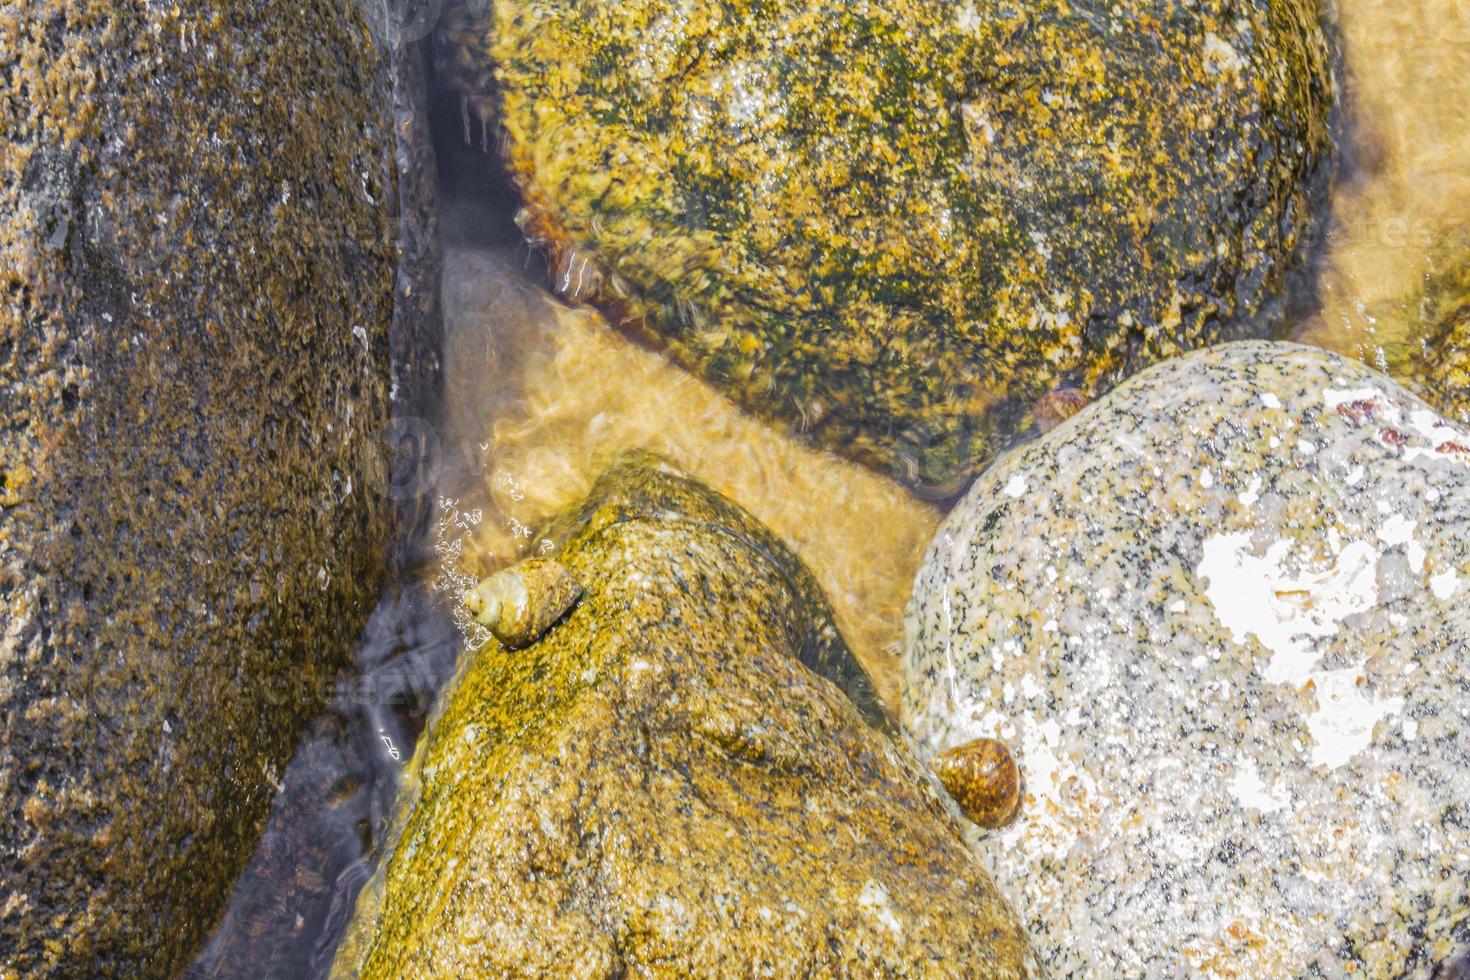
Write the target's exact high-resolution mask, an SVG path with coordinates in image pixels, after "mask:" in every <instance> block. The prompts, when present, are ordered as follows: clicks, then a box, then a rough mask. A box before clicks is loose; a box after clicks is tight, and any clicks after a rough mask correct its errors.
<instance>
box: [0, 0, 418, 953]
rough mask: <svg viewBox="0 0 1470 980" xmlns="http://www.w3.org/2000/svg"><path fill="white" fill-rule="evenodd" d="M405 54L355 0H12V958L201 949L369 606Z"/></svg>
mask: <svg viewBox="0 0 1470 980" xmlns="http://www.w3.org/2000/svg"><path fill="white" fill-rule="evenodd" d="M382 78H383V74H382V72H381V71H380V61H379V52H378V50H377V49H376V47H375V46H374V45H373V44H372V43H371V41H370V38H369V32H368V30H367V28H366V26H365V24H364V22H363V20H362V18H361V16H360V15H359V14H358V13H357V12H356V10H355V8H354V7H353V5H351V4H347V5H343V4H326V3H315V2H308V3H304V4H302V3H281V2H275V0H253V2H247V3H242V4H231V5H228V6H227V7H215V6H208V7H203V8H196V7H192V6H188V5H185V6H177V5H169V4H153V5H139V4H116V3H92V2H86V0H77V2H61V3H40V2H30V0H20V2H19V3H18V4H16V3H12V4H9V5H8V6H7V7H6V8H5V9H4V11H3V12H0V419H3V420H4V423H3V427H0V474H3V488H0V508H3V509H0V606H3V612H0V745H4V747H5V750H4V752H3V753H0V976H18V975H19V976H44V975H48V974H50V975H62V974H65V975H99V974H118V975H130V976H132V975H166V974H170V973H173V972H175V971H176V970H177V969H178V968H179V967H180V966H181V965H182V963H183V962H184V960H185V959H186V957H187V956H188V955H189V954H190V953H191V952H192V951H193V950H194V949H195V947H196V946H197V944H198V942H199V940H200V938H201V937H202V935H203V933H204V931H205V930H206V929H207V928H208V927H209V926H210V925H212V924H213V919H214V917H215V916H216V915H217V914H218V912H219V910H220V909H221V908H222V905H223V900H224V898H225V894H226V892H227V890H228V889H229V887H230V884H231V882H232V881H233V880H234V877H235V875H236V874H237V873H238V871H239V870H240V867H241V865H242V864H243V863H244V860H245V858H246V857H247V855H248V853H249V849H250V846H251V844H252V843H253V841H254V839H255V837H256V835H257V834H258V833H259V830H260V826H261V823H262V821H263V820H264V818H265V815H266V811H267V807H268V805H269V802H270V798H271V794H272V792H273V783H274V780H275V778H276V774H277V773H278V772H279V771H280V768H281V767H282V765H283V764H284V762H285V760H286V758H287V756H288V755H289V753H290V749H291V746H292V744H293V742H294V741H295V738H296V735H297V733H298V732H299V730H300V721H301V718H302V716H303V715H304V714H305V713H306V712H308V711H309V710H312V709H314V708H315V706H316V705H317V704H318V703H319V702H320V700H321V698H322V695H323V687H324V682H325V681H326V679H327V678H329V677H330V674H331V672H332V671H333V670H335V669H336V668H337V667H339V666H340V665H341V664H343V663H344V660H345V656H344V655H345V653H346V650H347V643H348V642H349V641H350V640H351V638H352V636H353V634H354V633H355V632H356V630H357V628H358V627H359V626H360V625H361V622H362V619H363V618H364V617H365V615H366V613H367V611H368V609H369V608H370V606H371V601H372V599H373V597H374V595H375V593H376V588H377V583H378V580H379V577H380V572H381V569H380V565H381V561H382V555H383V553H384V550H385V547H384V546H385V544H386V538H387V533H386V524H387V510H388V508H387V503H388V496H387V495H386V494H384V493H383V492H382V491H381V489H380V488H379V487H377V486H375V485H373V481H371V480H369V479H368V478H367V477H366V476H365V474H364V471H365V470H367V469H369V467H368V466H367V465H366V464H367V463H368V461H369V458H370V457H371V456H372V454H373V453H374V452H376V450H377V448H378V447H376V446H375V445H374V444H373V440H374V439H376V436H377V433H378V432H379V431H380V430H381V428H382V426H383V423H384V421H385V418H386V415H387V406H388V401H389V392H388V389H389V380H388V367H389V365H388V362H389V325H390V321H391V319H392V314H393V296H394V278H393V277H394V259H395V256H394V249H393V245H392V239H393V234H394V231H395V228H394V225H393V222H392V219H391V214H392V211H393V199H392V195H393V193H394V185H393V159H392V150H391V141H390V138H389V133H388V131H387V127H386V126H385V125H384V121H385V120H384V118H383V106H385V105H386V104H387V103H386V100H385V101H383V102H381V103H380V102H378V101H377V100H378V99H379V97H380V96H381V94H382V93H381V92H380V91H379V88H380V85H381V80H382ZM377 471H381V467H378V470H377Z"/></svg>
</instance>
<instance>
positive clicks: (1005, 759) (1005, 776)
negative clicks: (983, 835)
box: [931, 738, 1021, 830]
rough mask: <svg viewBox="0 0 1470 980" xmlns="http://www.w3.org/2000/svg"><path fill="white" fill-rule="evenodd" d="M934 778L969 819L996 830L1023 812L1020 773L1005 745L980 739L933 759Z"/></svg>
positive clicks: (987, 739) (992, 740)
mask: <svg viewBox="0 0 1470 980" xmlns="http://www.w3.org/2000/svg"><path fill="white" fill-rule="evenodd" d="M931 766H932V768H933V769H934V775H936V776H938V777H939V782H940V783H942V784H943V785H944V788H945V789H946V790H948V791H949V795H950V796H952V797H954V801H955V802H956V803H958V804H959V805H960V809H961V810H963V811H964V814H965V816H966V817H968V818H969V819H970V820H971V821H973V822H974V823H976V824H979V825H980V826H981V827H985V828H987V829H990V830H996V829H998V828H1000V827H1004V826H1005V825H1006V824H1008V823H1010V822H1011V821H1012V820H1014V819H1015V817H1016V813H1017V812H1018V811H1019V810H1020V809H1021V771H1020V769H1018V768H1017V767H1016V760H1015V758H1014V757H1013V756H1012V755H1011V750H1010V749H1008V748H1006V745H1005V743H1004V742H1001V741H998V740H996V739H993V738H977V739H975V741H973V742H966V743H965V744H963V745H956V746H955V747H954V748H951V749H946V750H944V751H943V752H941V753H939V754H938V755H936V756H935V757H934V761H933V762H932V763H931Z"/></svg>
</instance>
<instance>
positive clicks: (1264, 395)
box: [902, 343, 1470, 978]
mask: <svg viewBox="0 0 1470 980" xmlns="http://www.w3.org/2000/svg"><path fill="white" fill-rule="evenodd" d="M1467 603H1470V431H1467V430H1465V429H1462V428H1457V427H1453V426H1451V425H1449V424H1448V423H1446V422H1444V421H1443V420H1442V419H1441V418H1440V417H1439V416H1438V415H1436V414H1435V413H1434V412H1433V411H1431V410H1430V409H1428V408H1427V407H1425V406H1424V404H1423V403H1422V402H1420V401H1418V400H1417V399H1416V398H1414V397H1413V396H1412V395H1410V394H1408V393H1407V392H1405V391H1404V390H1403V389H1401V388H1399V387H1398V386H1397V385H1395V384H1393V383H1392V382H1390V381H1389V380H1388V379H1387V378H1385V377H1383V376H1381V375H1379V374H1376V373H1374V372H1372V371H1371V370H1369V369H1368V368H1366V367H1364V366H1363V365H1361V364H1358V363H1356V362H1353V361H1346V360H1343V359H1340V358H1338V357H1336V356H1335V355H1330V354H1326V353H1323V352H1321V351H1316V350H1313V349H1310V348H1305V347H1298V346H1295V345H1287V344H1278V345H1272V344H1265V343H1247V344H1235V345H1227V346H1224V347H1220V348H1216V349H1213V350H1211V351H1208V352H1204V353H1198V354H1194V355H1190V356H1188V357H1184V358H1180V359H1177V360H1173V361H1169V362H1167V363H1165V364H1162V365H1159V366H1157V367H1155V368H1153V369H1151V370H1149V371H1148V372H1146V373H1144V374H1142V375H1140V376H1138V377H1137V378H1135V379H1133V380H1132V381H1130V382H1129V383H1127V384H1125V385H1123V386H1122V387H1120V388H1119V389H1118V390H1117V391H1115V392H1113V393H1112V394H1111V395H1110V396H1108V397H1107V398H1105V399H1103V400H1102V401H1101V402H1100V403H1098V404H1096V405H1093V406H1092V407H1090V408H1088V409H1086V410H1084V411H1083V412H1082V413H1081V414H1079V415H1078V416H1076V417H1074V418H1072V419H1070V420H1068V421H1067V422H1064V423H1063V424H1062V425H1061V426H1060V427H1059V428H1057V429H1056V430H1055V431H1053V432H1052V433H1051V434H1050V435H1049V436H1047V437H1046V438H1044V439H1042V440H1041V441H1039V442H1037V443H1035V444H1032V445H1030V446H1027V447H1025V448H1022V449H1017V450H1016V451H1014V453H1013V454H1011V455H1009V456H1007V457H1006V458H1004V459H1003V460H1001V461H1000V462H998V463H997V465H996V466H995V467H993V468H992V469H991V470H990V471H988V472H987V473H986V474H985V475H984V476H983V477H982V478H981V479H980V480H979V481H977V483H976V484H975V486H974V487H973V488H972V489H971V490H970V492H969V494H968V495H967V496H966V497H965V500H964V502H963V503H962V504H960V506H959V507H958V508H957V509H956V510H955V511H954V512H953V513H952V514H951V515H950V517H949V518H948V520H947V522H946V524H945V525H944V527H943V528H942V529H941V530H940V532H939V534H938V535H937V537H936V538H935V541H934V544H933V546H932V548H931V550H930V553H929V555H928V558H927V561H926V564H925V567H924V570H923V571H922V572H921V574H920V575H919V578H918V582H917V584H916V586H915V598H914V603H913V605H912V606H911V607H910V613H909V619H908V623H907V634H908V635H907V653H906V661H905V671H906V674H905V681H906V690H905V694H904V698H903V705H902V715H903V721H904V725H905V727H906V728H907V730H908V731H909V732H910V733H911V734H912V735H913V737H914V739H915V740H916V741H917V743H918V745H919V746H920V749H921V755H923V756H925V757H931V756H932V755H933V754H934V753H936V752H938V751H940V750H943V749H945V748H946V747H948V746H951V745H954V744H957V743H960V742H964V741H967V740H969V739H971V738H975V737H979V736H995V737H999V738H1002V739H1004V740H1006V741H1007V742H1008V743H1009V744H1010V745H1011V746H1012V747H1013V749H1014V750H1015V751H1016V752H1017V754H1018V756H1019V757H1020V762H1021V768H1022V774H1023V779H1024V781H1025V786H1026V796H1025V799H1024V801H1023V804H1022V810H1021V814H1020V817H1019V819H1018V820H1017V821H1016V823H1015V824H1013V825H1012V826H1011V827H1009V828H1007V829H1005V830H1003V831H1000V832H997V833H992V834H989V835H987V836H986V837H985V838H984V843H983V848H982V850H981V854H982V857H983V859H984V861H985V863H986V865H987V866H988V867H990V869H991V871H992V873H993V874H994V875H995V878H996V881H997V883H998V884H999V885H1000V886H1001V889H1002V891H1003V892H1004V893H1005V894H1006V895H1007V897H1008V898H1010V899H1011V900H1012V901H1013V902H1015V903H1016V905H1017V908H1018V909H1019V910H1021V912H1022V917H1023V918H1024V919H1026V921H1027V924H1028V927H1029V928H1030V930H1031V935H1032V939H1033V942H1034V943H1035V945H1036V947H1037V953H1038V955H1039V956H1040V957H1041V958H1042V960H1043V962H1044V965H1045V966H1047V967H1049V968H1050V970H1051V972H1052V973H1053V974H1055V975H1058V976H1138V975H1143V974H1144V973H1145V972H1148V973H1151V974H1153V975H1169V976H1172V975H1175V971H1176V970H1177V971H1178V972H1179V974H1180V975H1190V976H1198V975H1214V976H1241V977H1273V978H1274V977H1284V976H1295V975H1302V974H1306V973H1310V972H1311V971H1312V970H1313V969H1314V968H1315V969H1316V970H1319V971H1321V972H1319V973H1313V974H1312V975H1327V976H1336V975H1340V974H1339V972H1338V971H1339V970H1353V969H1355V970H1356V975H1359V976H1373V977H1386V976H1400V975H1420V976H1422V975H1427V973H1428V972H1429V970H1430V969H1431V968H1432V964H1434V963H1435V962H1438V961H1443V960H1445V959H1447V958H1448V957H1449V956H1450V955H1451V954H1452V952H1453V951H1454V950H1455V949H1457V948H1466V947H1467V944H1470V904H1467V902H1466V898H1465V896H1466V894H1467V889H1470V721H1467V715H1470V660H1467V658H1466V656H1465V653H1466V650H1467V649H1470V604H1467Z"/></svg>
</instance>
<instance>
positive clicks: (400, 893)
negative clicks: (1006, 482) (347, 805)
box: [338, 458, 1029, 977]
mask: <svg viewBox="0 0 1470 980" xmlns="http://www.w3.org/2000/svg"><path fill="white" fill-rule="evenodd" d="M655 465H656V464H655V463H654V462H653V461H651V460H649V459H647V458H641V459H638V460H633V461H625V462H623V463H620V464H619V465H617V466H615V467H614V468H613V469H612V470H611V471H609V473H608V474H607V475H606V476H605V477H604V478H603V479H602V480H601V481H600V482H599V484H598V485H597V487H596V488H595V489H594V491H593V493H592V495H591V497H590V498H589V500H588V501H587V503H586V504H585V505H584V506H582V507H581V508H579V509H578V510H576V511H574V512H572V513H570V514H568V515H566V516H564V517H563V518H562V519H560V520H559V521H558V522H557V523H556V524H555V525H553V527H552V528H551V529H550V531H548V534H547V538H546V540H548V541H550V542H553V543H554V549H553V550H554V553H555V554H556V555H557V557H558V559H559V560H560V561H562V562H563V563H564V564H566V566H567V567H568V569H569V570H570V571H571V572H572V573H573V574H574V575H576V576H577V577H578V578H579V579H580V580H581V581H583V582H585V583H587V592H586V594H585V595H584V596H583V598H582V600H581V602H580V603H579V604H578V605H577V606H576V608H575V609H573V610H572V611H571V613H570V614H569V615H568V617H567V618H566V619H565V620H563V621H562V622H561V623H560V624H558V625H557V626H555V627H553V628H552V630H551V631H550V632H549V633H548V634H546V636H545V637H543V638H542V640H541V641H540V642H539V643H537V644H535V645H533V646H531V647H529V648H526V649H524V650H520V651H514V652H512V651H507V650H505V649H504V648H502V647H500V646H498V645H496V644H493V643H492V644H488V645H486V646H485V647H483V648H481V649H480V650H479V651H478V652H477V653H475V654H474V655H473V659H472V660H471V662H470V663H469V664H468V665H467V666H466V667H465V669H464V674H463V676H462V677H461V678H460V680H459V681H458V682H457V686H456V687H455V688H454V689H453V691H452V693H450V694H449V695H448V696H447V701H446V703H445V705H444V706H443V708H442V713H441V715H440V717H438V718H437V719H436V720H435V721H434V723H433V725H432V728H431V732H430V735H429V736H428V738H427V739H426V740H425V742H424V743H423V745H422V746H421V749H420V752H419V754H418V756H417V757H416V758H415V762H414V766H413V769H414V770H415V771H416V772H417V774H418V776H419V781H418V784H417V786H416V787H415V788H414V789H413V790H412V791H411V792H410V793H409V794H408V797H407V799H406V801H405V812H406V813H407V818H406V823H405V824H404V826H403V829H402V831H401V835H400V836H399V838H398V841H397V845H396V849H395V850H393V851H392V852H391V856H390V857H389V859H388V860H387V862H386V868H385V870H384V871H383V872H381V873H380V874H381V878H380V880H379V881H378V882H377V883H376V885H375V886H374V887H371V888H370V889H369V890H368V891H366V892H365V893H364V898H363V899H362V900H361V901H360V903H359V907H358V911H357V917H358V918H357V922H356V924H355V927H354V929H353V931H352V932H351V933H349V940H348V943H347V944H346V945H345V946H344V950H343V952H342V953H340V954H339V960H338V971H339V973H341V974H343V975H351V974H353V973H357V972H360V974H361V975H362V976H364V977H398V976H409V975H412V976H430V975H432V976H505V975H516V976H520V975H542V974H545V973H549V972H558V971H566V970H569V969H570V971H571V974H572V975H576V976H588V977H592V976H597V977H604V976H605V977H612V976H624V975H640V976H642V975H657V976H664V975H668V976H711V975H716V974H719V975H741V976H744V975H754V974H759V973H763V972H771V971H776V972H779V973H783V974H785V973H797V974H801V973H805V974H808V975H842V976H848V975H852V976H858V975H861V976H872V975H908V976H937V975H945V974H961V973H962V974H965V975H970V976H1018V975H1022V974H1023V973H1024V972H1025V971H1026V969H1027V966H1028V964H1029V953H1028V950H1027V947H1026V944H1025V941H1024V939H1023V938H1022V935H1021V931H1020V927H1019V924H1018V923H1017V922H1016V920H1015V918H1014V917H1013V916H1012V914H1011V913H1010V911H1009V910H1008V909H1007V908H1006V907H1005V905H1004V904H1003V903H1001V902H1000V900H999V899H998V898H997V896H996V894H995V891H994V888H993V886H992V885H991V883H990V882H989V880H988V879H987V878H986V876H985V875H984V873H983V872H981V871H980V869H979V866H978V864H977V863H976V862H974V860H973V858H971V857H970V855H969V854H968V853H967V852H966V850H965V847H964V843H963V841H962V839H961V836H960V834H959V832H958V828H957V826H956V823H955V821H954V818H953V817H951V815H950V812H949V811H948V810H947V809H946V807H945V806H944V805H943V804H942V803H941V801H940V798H939V796H938V792H937V790H936V789H935V788H934V785H933V783H932V781H931V780H929V779H928V778H927V777H926V776H925V774H924V773H923V772H922V770H920V769H919V768H918V766H917V765H916V764H915V763H914V762H913V760H912V757H911V756H909V755H908V753H907V752H906V751H905V750H904V749H902V748H901V747H900V746H899V745H898V744H897V743H896V742H894V741H892V740H890V738H889V737H888V736H886V735H884V734H882V733H881V732H879V731H877V730H875V729H874V728H870V727H868V726H867V725H864V724H863V721H862V718H861V716H860V713H859V712H858V711H855V710H854V708H853V705H852V704H851V703H850V702H849V701H848V699H847V698H846V697H844V696H843V694H842V692H841V691H839V690H838V688H837V687H834V686H833V685H832V684H830V683H829V682H828V681H827V680H824V679H821V678H819V677H817V676H815V675H814V674H813V673H811V672H810V671H809V670H808V669H807V667H805V666H803V663H805V664H807V665H810V666H813V667H816V668H818V669H819V670H820V671H821V672H823V673H825V674H827V675H829V676H835V677H837V678H838V679H839V681H840V682H841V683H842V684H843V686H845V687H846V689H847V690H849V691H850V692H853V693H855V694H856V695H857V696H858V699H859V701H860V702H868V699H869V698H870V691H869V690H868V689H867V688H866V687H865V686H864V685H862V678H861V675H860V672H859V671H858V669H857V667H856V664H855V663H854V662H853V661H852V660H851V658H850V656H849V655H848V654H847V651H846V649H845V648H844V647H843V645H842V641H841V639H840V638H839V637H838V635H837V633H836V630H835V629H834V628H833V626H832V624H831V621H830V615H829V610H828V609H827V607H826V604H825V602H824V601H823V600H822V598H821V596H820V593H819V592H818V591H817V590H816V586H815V583H814V582H813V581H812V580H811V578H810V576H809V575H808V574H807V572H806V571H805V570H804V569H803V568H802V567H801V566H800V565H799V564H798V563H797V562H796V560H795V559H794V557H793V556H792V555H791V554H790V552H789V551H787V550H786V548H785V547H784V546H782V545H781V544H780V543H779V542H778V541H776V540H775V539H774V538H773V537H772V536H771V535H770V534H769V532H767V531H766V530H765V529H764V528H762V527H760V526H759V525H757V524H756V523H755V522H754V521H753V520H752V519H751V518H749V517H748V516H746V515H744V514H743V513H742V512H740V511H738V510H737V509H735V508H734V507H733V506H732V505H731V504H729V503H728V502H727V501H725V500H724V499H723V498H721V497H718V496H716V495H715V494H713V493H711V492H709V491H708V490H705V489H704V488H702V487H700V486H698V485H697V484H694V483H691V482H689V481H687V480H685V479H683V478H681V477H679V476H675V475H671V474H669V473H667V472H663V471H660V470H659V469H656V468H654V466H655ZM872 707H874V706H872V705H871V703H870V702H869V714H871V713H872V711H871V709H872ZM875 720H879V721H881V718H879V719H875ZM409 807H411V809H410V808H409Z"/></svg>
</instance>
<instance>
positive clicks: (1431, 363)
mask: <svg viewBox="0 0 1470 980" xmlns="http://www.w3.org/2000/svg"><path fill="white" fill-rule="evenodd" d="M1435 259H1436V262H1435V269H1434V272H1433V273H1432V274H1431V275H1430V278H1429V282H1428V287H1427V288H1426V289H1425V291H1424V295H1423V296H1422V297H1421V299H1420V303H1419V309H1418V310H1417V311H1416V312H1417V313H1418V315H1419V322H1420V323H1421V324H1422V326H1421V329H1420V331H1419V332H1418V335H1417V337H1416V338H1415V339H1416V341H1417V343H1415V345H1414V347H1413V354H1414V361H1413V369H1412V371H1413V373H1412V380H1413V382H1414V384H1415V386H1416V387H1418V388H1419V389H1420V390H1421V391H1422V392H1423V394H1424V397H1425V398H1426V399H1427V400H1428V401H1429V402H1430V403H1431V404H1433V405H1434V406H1435V407H1436V408H1438V409H1439V410H1440V411H1441V412H1444V413H1445V414H1446V415H1449V416H1450V417H1452V418H1455V419H1458V420H1459V421H1461V422H1465V423H1470V234H1467V233H1461V234H1459V235H1456V236H1453V237H1452V238H1451V240H1450V241H1449V242H1448V243H1446V244H1445V245H1443V246H1442V247H1441V248H1440V249H1439V250H1438V252H1437V254H1436V256H1435Z"/></svg>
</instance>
